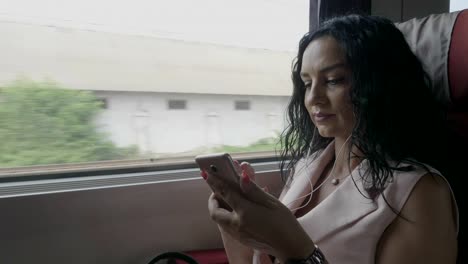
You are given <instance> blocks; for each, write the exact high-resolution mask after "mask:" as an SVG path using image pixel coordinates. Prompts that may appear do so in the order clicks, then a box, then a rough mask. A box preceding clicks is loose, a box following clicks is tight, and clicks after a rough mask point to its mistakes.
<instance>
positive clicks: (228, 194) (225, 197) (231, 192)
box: [206, 173, 245, 210]
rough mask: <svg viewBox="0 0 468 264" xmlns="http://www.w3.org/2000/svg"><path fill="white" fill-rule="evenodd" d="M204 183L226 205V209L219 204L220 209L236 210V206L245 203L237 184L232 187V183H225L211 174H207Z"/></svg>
mask: <svg viewBox="0 0 468 264" xmlns="http://www.w3.org/2000/svg"><path fill="white" fill-rule="evenodd" d="M206 181H207V183H208V185H210V186H211V189H212V190H213V192H215V193H216V195H218V196H219V197H221V200H222V201H223V202H225V203H226V204H227V205H228V206H227V207H226V206H223V204H221V205H222V207H226V208H227V209H228V210H232V209H234V210H236V208H238V204H239V203H242V202H244V201H245V198H244V197H243V193H242V191H241V190H240V188H239V186H238V185H237V184H236V185H234V184H232V183H229V182H226V181H224V180H223V179H220V178H219V177H216V176H215V175H213V174H211V173H208V178H207V179H206Z"/></svg>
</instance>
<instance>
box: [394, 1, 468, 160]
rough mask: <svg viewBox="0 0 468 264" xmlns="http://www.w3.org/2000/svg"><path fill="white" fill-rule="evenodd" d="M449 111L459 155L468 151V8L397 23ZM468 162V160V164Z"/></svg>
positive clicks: (437, 95)
mask: <svg viewBox="0 0 468 264" xmlns="http://www.w3.org/2000/svg"><path fill="white" fill-rule="evenodd" d="M397 27H398V28H399V29H400V30H401V31H402V32H403V34H404V35H405V38H406V40H407V41H408V43H409V45H410V47H411V49H412V50H413V52H414V53H415V54H416V56H418V58H419V59H420V61H421V62H422V64H423V66H424V69H425V70H426V72H427V73H428V74H429V77H430V78H431V80H432V89H433V93H434V95H435V96H436V98H437V99H438V100H439V101H440V102H442V103H444V105H445V106H446V107H447V109H448V115H447V119H448V125H449V130H450V133H451V134H450V137H449V141H450V142H451V143H450V145H451V148H452V149H451V151H453V153H455V154H454V155H455V156H457V155H458V156H459V157H460V158H461V157H464V156H466V151H467V150H468V9H465V10H463V11H460V12H454V13H444V14H438V15H430V16H427V17H424V18H421V19H412V20H409V21H407V22H404V23H400V24H397ZM466 161H468V160H465V161H464V162H466Z"/></svg>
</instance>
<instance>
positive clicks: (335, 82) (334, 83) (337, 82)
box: [327, 78, 344, 85]
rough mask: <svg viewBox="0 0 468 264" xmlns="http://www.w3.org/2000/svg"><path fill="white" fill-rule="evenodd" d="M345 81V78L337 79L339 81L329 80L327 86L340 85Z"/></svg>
mask: <svg viewBox="0 0 468 264" xmlns="http://www.w3.org/2000/svg"><path fill="white" fill-rule="evenodd" d="M343 81H344V78H337V79H329V80H327V84H330V85H338V84H340V83H342V82H343Z"/></svg>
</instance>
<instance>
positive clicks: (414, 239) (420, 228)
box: [376, 174, 457, 264]
mask: <svg viewBox="0 0 468 264" xmlns="http://www.w3.org/2000/svg"><path fill="white" fill-rule="evenodd" d="M454 210H455V208H454V204H453V202H452V196H451V192H450V189H449V187H448V185H447V183H446V182H445V181H444V179H442V178H441V177H440V176H438V175H434V176H432V175H430V174H426V175H425V176H423V177H422V178H421V180H419V182H418V183H417V184H416V186H415V187H414V189H413V191H412V193H411V195H410V196H409V198H408V200H407V201H406V204H405V205H404V207H403V209H402V211H401V216H402V217H396V218H395V220H394V221H393V222H392V223H391V224H390V226H389V227H388V228H387V229H386V230H385V232H384V234H383V235H382V237H381V239H380V241H379V245H378V247H377V254H376V263H378V264H395V263H399V264H406V263H408V264H409V263H411V264H418V263H424V264H431V263H434V264H439V263H447V264H451V263H455V262H456V256H457V237H456V220H455V218H454V215H455V214H454V212H455V211H454ZM404 218H406V219H404Z"/></svg>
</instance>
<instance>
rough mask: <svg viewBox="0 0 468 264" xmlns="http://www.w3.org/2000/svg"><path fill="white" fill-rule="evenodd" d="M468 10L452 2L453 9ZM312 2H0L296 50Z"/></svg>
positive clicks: (13, 15) (98, 22) (96, 25)
mask: <svg viewBox="0 0 468 264" xmlns="http://www.w3.org/2000/svg"><path fill="white" fill-rule="evenodd" d="M464 8H468V0H451V2H450V10H451V11H456V10H460V9H464ZM308 12H309V0H235V1H233V0H196V1H195V0H0V21H19V22H27V23H35V24H44V25H53V26H65V27H73V28H83V29H90V30H98V31H107V32H117V33H124V34H125V33H129V34H142V35H152V36H157V37H163V38H172V39H183V40H188V41H196V42H209V43H218V44H224V45H231V46H242V47H250V48H264V49H272V50H288V51H294V50H296V47H297V44H298V41H299V39H300V38H301V37H302V35H303V34H304V33H305V32H307V29H308Z"/></svg>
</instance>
